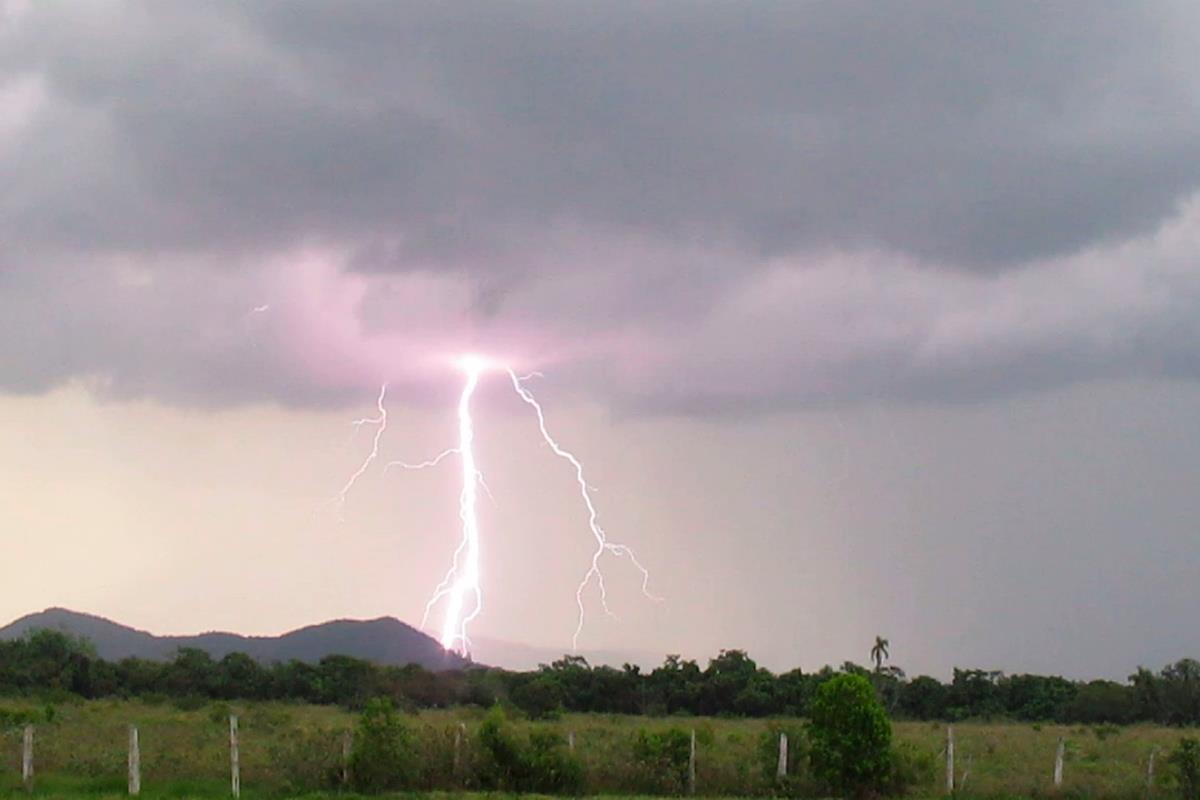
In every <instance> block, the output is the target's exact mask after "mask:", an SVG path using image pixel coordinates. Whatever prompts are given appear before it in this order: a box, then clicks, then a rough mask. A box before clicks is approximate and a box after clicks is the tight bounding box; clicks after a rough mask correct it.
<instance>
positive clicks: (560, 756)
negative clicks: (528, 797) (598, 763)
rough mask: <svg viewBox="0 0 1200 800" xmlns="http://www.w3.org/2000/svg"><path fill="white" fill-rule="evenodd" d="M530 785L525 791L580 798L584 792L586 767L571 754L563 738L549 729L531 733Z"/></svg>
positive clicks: (524, 788) (535, 730) (529, 756)
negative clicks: (584, 768)
mask: <svg viewBox="0 0 1200 800" xmlns="http://www.w3.org/2000/svg"><path fill="white" fill-rule="evenodd" d="M528 764H529V783H528V785H527V786H525V787H522V789H523V790H526V791H531V792H541V793H544V794H554V795H577V794H579V793H580V792H581V791H582V790H583V764H581V763H580V762H579V760H578V759H576V758H574V757H572V756H571V755H570V753H569V752H568V751H567V743H566V740H565V739H564V738H563V736H562V734H560V733H559V732H558V731H555V730H551V729H549V728H537V729H534V730H532V731H530V732H529V755H528Z"/></svg>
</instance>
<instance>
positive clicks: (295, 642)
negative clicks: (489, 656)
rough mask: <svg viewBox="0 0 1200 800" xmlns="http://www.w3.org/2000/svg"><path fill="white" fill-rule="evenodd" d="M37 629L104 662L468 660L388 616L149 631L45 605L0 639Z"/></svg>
mask: <svg viewBox="0 0 1200 800" xmlns="http://www.w3.org/2000/svg"><path fill="white" fill-rule="evenodd" d="M40 628H50V629H52V630H59V631H63V632H65V633H70V634H73V635H75V636H82V637H84V638H85V639H87V640H88V641H90V642H91V643H92V644H93V645H95V647H96V652H97V654H98V655H99V656H100V657H101V658H104V659H106V660H109V661H115V660H119V659H122V658H128V657H130V656H133V657H137V658H145V659H151V660H154V661H163V660H167V659H170V658H172V657H173V656H174V654H175V652H176V651H177V650H179V648H181V647H195V648H198V649H200V650H204V651H207V652H208V653H209V654H210V655H211V656H212V657H213V658H221V657H223V656H225V655H227V654H229V653H233V652H241V653H246V654H247V655H249V656H251V657H253V658H255V659H257V660H259V661H262V662H264V663H269V662H271V661H290V660H292V659H296V660H299V661H309V662H315V661H319V660H321V659H322V658H324V657H325V656H328V655H346V656H354V657H355V658H362V659H366V660H368V661H374V662H376V663H378V664H394V665H404V664H420V665H421V666H422V667H425V668H426V669H430V670H446V669H458V668H461V667H464V666H466V665H467V663H468V662H467V661H466V660H465V659H463V658H460V657H459V656H457V655H454V654H453V653H447V652H446V651H445V650H443V649H442V646H441V645H440V644H439V643H438V642H437V641H435V640H434V639H433V638H431V637H429V636H426V635H425V634H424V633H421V632H420V631H418V630H417V629H416V628H414V627H412V626H411V625H406V624H405V623H403V622H401V621H400V620H398V619H394V618H392V617H380V618H379V619H372V620H350V619H340V620H334V621H332V622H324V623H321V624H320V625H310V626H308V627H306V628H300V629H299V630H294V631H291V632H290V633H285V634H283V635H282V636H241V635H239V634H236V633H201V634H198V635H196V636H155V635H154V634H152V633H147V632H146V631H139V630H137V629H136V628H130V627H127V626H125V625H120V624H118V623H116V622H113V621H112V620H108V619H104V618H103V617H97V616H94V615H92V614H81V613H79V612H77V611H69V610H67V609H65V608H50V609H46V610H45V611H42V612H40V613H37V614H30V615H28V616H25V617H21V618H20V619H18V620H17V621H16V622H13V623H12V624H11V625H7V626H5V627H3V628H0V640H4V639H16V638H18V637H21V636H24V635H25V634H26V633H28V632H29V631H32V630H37V629H40Z"/></svg>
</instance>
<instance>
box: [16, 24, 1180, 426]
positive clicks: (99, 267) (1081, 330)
mask: <svg viewBox="0 0 1200 800" xmlns="http://www.w3.org/2000/svg"><path fill="white" fill-rule="evenodd" d="M1196 21H1197V20H1196V19H1195V12H1194V10H1193V9H1192V8H1191V7H1189V6H1187V5H1184V4H1173V3H1146V4H1139V5H1137V6H1128V7H1124V8H1120V9H1109V10H1107V11H1106V13H1104V14H1099V13H1095V10H1094V9H1093V8H1092V6H1091V5H1090V4H1086V3H1080V4H1069V3H1068V4H1055V5H1054V6H1053V7H1052V8H1050V7H1045V6H1043V5H1039V4H1022V5H1014V4H1005V5H1002V6H1001V5H998V6H996V7H994V8H993V7H990V6H989V7H986V8H985V7H978V6H976V7H969V6H963V5H961V4H958V3H949V2H945V3H943V2H919V3H902V4H901V3H897V4H883V5H881V4H877V3H854V2H847V3H812V4H782V5H766V4H762V5H751V6H745V5H738V4H729V3H712V4H708V3H699V4H696V3H687V4H684V3H665V4H644V3H630V4H622V3H607V4H601V5H594V6H563V5H560V4H537V3H533V4H521V5H513V6H503V5H496V4H482V3H481V4H475V5H472V4H454V5H449V6H448V5H445V4H436V3H430V4H418V3H411V4H403V5H395V4H384V3H339V4H333V5H331V4H321V3H266V4H258V5H254V6H244V5H240V4H204V5H196V4H184V3H97V4H94V5H85V6H76V7H68V6H48V5H34V4H16V3H12V2H9V3H8V4H6V5H5V6H4V14H2V15H0V180H3V181H4V184H5V186H6V190H5V192H4V193H3V194H0V240H3V242H4V247H3V250H2V251H0V337H2V342H0V387H3V388H4V389H6V390H8V391H19V392H29V391H44V390H46V389H48V388H51V387H53V386H55V385H58V384H60V383H62V382H64V381H69V380H77V379H84V380H87V381H89V382H90V383H91V384H92V385H93V386H95V387H96V389H97V390H98V391H103V392H106V393H110V394H114V395H117V396H137V395H150V396H155V397H159V398H163V399H166V400H169V401H171V402H179V403H186V404H222V403H234V402H247V401H262V400H271V401H278V402H286V403H296V404H308V403H324V402H337V401H340V400H343V399H345V398H349V397H356V398H361V396H362V394H361V392H362V391H363V390H364V389H365V388H367V387H368V386H370V385H372V384H374V383H376V382H377V381H379V380H392V381H396V382H399V383H401V384H404V385H405V386H406V388H407V389H409V390H411V392H412V393H413V395H414V396H416V395H419V394H420V392H421V391H422V389H423V387H425V386H427V385H430V384H432V383H435V382H436V381H437V380H438V379H437V377H436V369H437V368H438V367H439V366H440V365H441V362H440V361H439V359H441V358H443V357H445V356H446V355H447V354H449V353H452V352H455V351H458V350H462V349H468V348H469V349H483V350H487V351H489V352H496V353H499V354H501V355H504V356H506V357H510V358H513V359H514V360H516V361H518V362H520V363H522V364H529V365H530V366H553V368H554V369H555V370H556V371H558V372H560V373H562V374H564V375H565V376H566V377H567V378H568V379H569V380H570V381H571V383H573V384H575V385H578V386H581V387H596V386H599V385H601V384H603V386H605V387H606V392H607V398H608V399H609V401H610V402H612V403H614V404H616V405H622V406H626V407H630V408H635V409H651V410H665V411H689V412H708V411H748V410H761V409H774V408H781V407H788V406H794V405H798V404H805V403H822V402H827V401H829V400H831V399H859V398H864V397H880V398H887V399H902V400H920V401H946V400H959V399H975V398H986V397H990V396H995V395H998V394H1006V393H1011V392H1017V391H1025V390H1029V389H1036V388H1041V387H1045V386H1052V385H1055V384H1058V383H1063V382H1069V381H1077V380H1087V379H1091V378H1098V377H1114V376H1116V377H1129V376H1141V375H1151V376H1168V377H1176V378H1186V379H1192V378H1195V377H1196V375H1197V369H1198V367H1200V347H1198V346H1197V345H1196V344H1195V343H1196V342H1197V341H1200V337H1197V333H1200V331H1197V330H1196V328H1197V323H1196V320H1197V319H1200V313H1198V312H1200V277H1198V276H1197V274H1196V273H1197V272H1198V271H1197V270H1196V269H1195V268H1194V260H1195V254H1196V253H1197V252H1200V248H1198V247H1197V245H1198V244H1200V241H1198V239H1200V202H1198V201H1197V199H1196V196H1197V192H1198V191H1200V144H1198V143H1200V109H1198V108H1197V107H1196V106H1195V103H1194V101H1193V100H1192V98H1194V96H1195V94H1196V90H1197V89H1198V88H1200V87H1198V86H1197V83H1198V82H1200V79H1198V78H1197V77H1196V76H1198V75H1200V70H1197V69H1195V67H1196V66H1200V65H1197V64H1196V60H1195V55H1194V49H1193V48H1191V47H1190V44H1189V42H1188V41H1186V38H1187V37H1186V36H1185V35H1184V32H1186V31H1188V30H1191V29H1194V24H1195V22H1196ZM262 306H267V308H266V309H264V310H262V311H260V312H256V311H255V309H256V308H261V307H262Z"/></svg>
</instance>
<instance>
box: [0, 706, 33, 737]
mask: <svg viewBox="0 0 1200 800" xmlns="http://www.w3.org/2000/svg"><path fill="white" fill-rule="evenodd" d="M36 721H37V715H36V714H35V713H34V712H32V711H28V710H26V709H8V708H0V731H5V730H9V729H15V728H23V727H24V726H26V725H32V724H33V723H34V722H36Z"/></svg>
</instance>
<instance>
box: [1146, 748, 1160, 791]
mask: <svg viewBox="0 0 1200 800" xmlns="http://www.w3.org/2000/svg"><path fill="white" fill-rule="evenodd" d="M1157 755H1158V745H1155V746H1154V749H1152V750H1151V751H1150V760H1149V761H1148V762H1147V763H1146V794H1148V795H1150V794H1154V759H1155V757H1156V756H1157Z"/></svg>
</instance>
